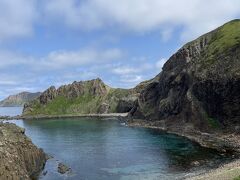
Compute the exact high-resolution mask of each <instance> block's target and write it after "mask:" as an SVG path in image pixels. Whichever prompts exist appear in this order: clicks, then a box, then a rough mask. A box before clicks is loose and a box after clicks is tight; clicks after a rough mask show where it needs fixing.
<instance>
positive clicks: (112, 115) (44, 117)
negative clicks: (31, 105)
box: [0, 113, 128, 120]
mask: <svg viewBox="0 0 240 180" xmlns="http://www.w3.org/2000/svg"><path fill="white" fill-rule="evenodd" d="M127 116H128V113H108V114H63V115H35V116H19V115H18V116H0V120H19V119H24V120H25V119H52V118H76V117H96V118H98V117H100V118H109V117H120V118H125V117H127Z"/></svg>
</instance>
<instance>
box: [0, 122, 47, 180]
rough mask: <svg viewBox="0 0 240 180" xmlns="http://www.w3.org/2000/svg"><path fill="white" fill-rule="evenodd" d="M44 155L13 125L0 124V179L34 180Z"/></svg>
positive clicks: (44, 159) (44, 158) (40, 167)
mask: <svg viewBox="0 0 240 180" xmlns="http://www.w3.org/2000/svg"><path fill="white" fill-rule="evenodd" d="M45 162H46V155H45V153H44V152H43V151H42V150H41V149H38V148H37V147H36V146H35V145H34V144H33V143H32V142H31V140H30V139H29V138H28V137H27V136H26V135H25V134H24V129H22V128H19V127H17V126H16V125H15V124H8V123H0V179H3V180H21V179H24V180H30V179H35V178H37V176H38V175H39V173H40V172H41V170H42V169H43V167H44V165H45Z"/></svg>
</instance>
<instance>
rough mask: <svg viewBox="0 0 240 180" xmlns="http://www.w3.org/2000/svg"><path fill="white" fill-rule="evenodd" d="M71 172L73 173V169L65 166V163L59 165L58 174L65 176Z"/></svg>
mask: <svg viewBox="0 0 240 180" xmlns="http://www.w3.org/2000/svg"><path fill="white" fill-rule="evenodd" d="M70 171H71V168H70V167H68V166H66V165H65V164H63V163H59V164H58V172H59V173H61V174H65V173H67V172H70Z"/></svg>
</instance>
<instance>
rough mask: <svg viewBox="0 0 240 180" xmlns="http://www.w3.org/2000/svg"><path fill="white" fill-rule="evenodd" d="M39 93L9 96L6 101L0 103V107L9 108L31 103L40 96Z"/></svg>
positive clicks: (22, 93)
mask: <svg viewBox="0 0 240 180" xmlns="http://www.w3.org/2000/svg"><path fill="white" fill-rule="evenodd" d="M40 94H41V93H40V92H37V93H30V92H21V93H19V94H16V95H11V96H9V97H7V98H6V99H4V100H2V101H0V107H9V106H23V105H24V103H26V102H29V101H32V100H34V99H36V98H37V97H39V96H40Z"/></svg>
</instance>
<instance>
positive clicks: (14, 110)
mask: <svg viewBox="0 0 240 180" xmlns="http://www.w3.org/2000/svg"><path fill="white" fill-rule="evenodd" d="M22 110H23V107H0V116H17V115H21V114H22Z"/></svg>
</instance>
